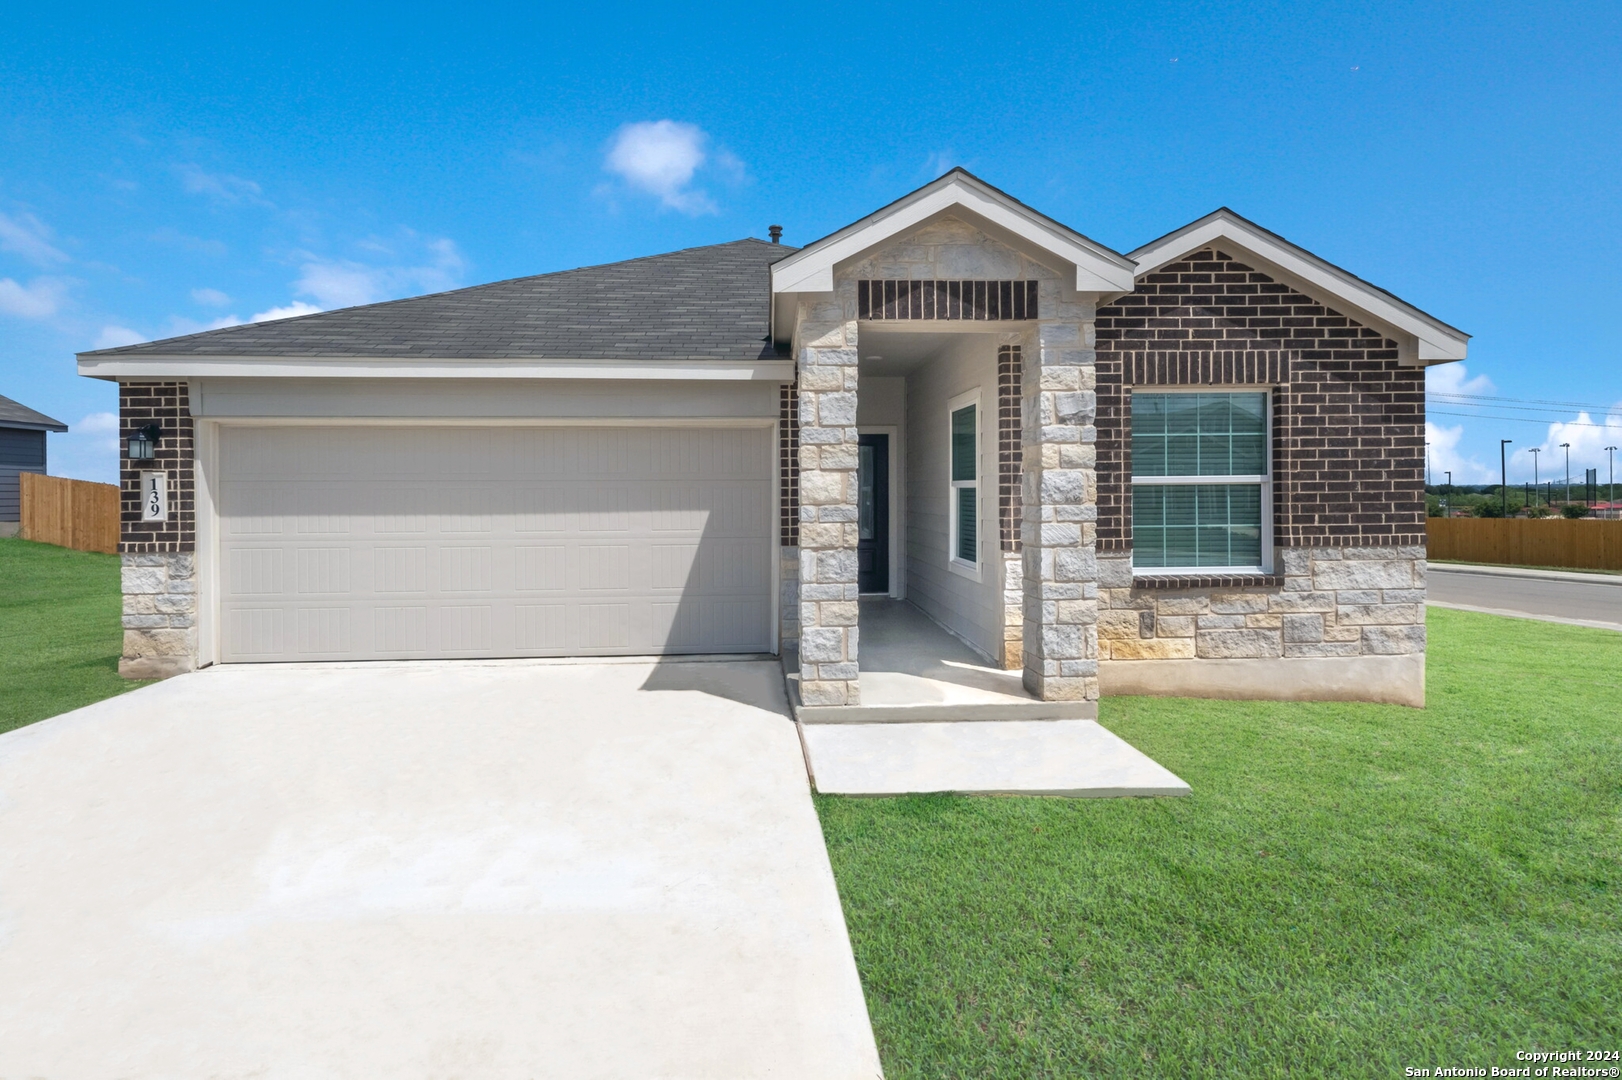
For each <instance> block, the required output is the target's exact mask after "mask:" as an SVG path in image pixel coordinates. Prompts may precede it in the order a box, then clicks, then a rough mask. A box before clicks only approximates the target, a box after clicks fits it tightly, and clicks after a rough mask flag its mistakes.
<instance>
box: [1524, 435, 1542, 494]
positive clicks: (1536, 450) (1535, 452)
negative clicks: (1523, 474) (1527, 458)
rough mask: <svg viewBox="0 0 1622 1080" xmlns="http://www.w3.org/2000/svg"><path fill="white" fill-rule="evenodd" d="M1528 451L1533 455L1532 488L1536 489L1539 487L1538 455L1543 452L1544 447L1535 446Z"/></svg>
mask: <svg viewBox="0 0 1622 1080" xmlns="http://www.w3.org/2000/svg"><path fill="white" fill-rule="evenodd" d="M1527 453H1528V454H1531V455H1532V490H1533V491H1536V490H1537V489H1538V455H1539V454H1541V453H1543V448H1542V447H1538V446H1534V447H1532V449H1530V450H1528V451H1527Z"/></svg>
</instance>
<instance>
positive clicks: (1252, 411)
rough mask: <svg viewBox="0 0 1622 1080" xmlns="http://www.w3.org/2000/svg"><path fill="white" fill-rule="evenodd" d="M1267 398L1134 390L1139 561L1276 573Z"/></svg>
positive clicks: (1148, 566) (1152, 566)
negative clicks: (1272, 567) (1271, 569)
mask: <svg viewBox="0 0 1622 1080" xmlns="http://www.w3.org/2000/svg"><path fill="white" fill-rule="evenodd" d="M1267 418H1268V408H1267V394H1266V392H1264V391H1248V392H1241V393H1206V392H1199V393H1139V392H1134V393H1133V394H1132V565H1133V567H1134V568H1135V569H1138V570H1153V571H1154V572H1156V573H1167V572H1177V571H1195V570H1197V571H1200V572H1202V573H1208V572H1210V570H1211V569H1212V568H1218V569H1223V570H1237V571H1248V572H1251V573H1257V572H1267V571H1268V569H1269V567H1268V564H1269V563H1270V562H1271V559H1272V550H1271V547H1272V545H1271V538H1270V536H1269V535H1268V533H1269V530H1268V529H1267V528H1266V525H1267V523H1268V522H1269V521H1270V519H1271V516H1272V514H1271V503H1272V484H1271V482H1270V474H1271V467H1270V463H1269V454H1268V437H1267Z"/></svg>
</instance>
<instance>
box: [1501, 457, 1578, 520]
mask: <svg viewBox="0 0 1622 1080" xmlns="http://www.w3.org/2000/svg"><path fill="white" fill-rule="evenodd" d="M1514 441H1515V440H1514V439H1499V440H1498V492H1499V494H1500V495H1502V496H1503V507H1504V516H1505V517H1509V459H1508V458H1506V457H1505V456H1504V447H1506V446H1508V445H1509V444H1510V443H1512V442H1514ZM1567 471H1568V472H1569V471H1570V470H1569V469H1568V470H1567Z"/></svg>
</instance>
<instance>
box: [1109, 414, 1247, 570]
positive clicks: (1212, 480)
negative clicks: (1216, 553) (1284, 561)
mask: <svg viewBox="0 0 1622 1080" xmlns="http://www.w3.org/2000/svg"><path fill="white" fill-rule="evenodd" d="M1143 392H1144V393H1146V394H1261V395H1262V418H1263V425H1264V426H1263V432H1262V448H1263V450H1265V451H1266V456H1267V471H1266V472H1264V473H1259V474H1249V475H1241V474H1237V473H1236V474H1233V475H1221V476H1137V475H1134V476H1133V477H1132V486H1133V487H1137V486H1138V485H1139V484H1146V485H1158V486H1164V487H1169V486H1171V485H1173V484H1259V485H1261V489H1262V500H1261V502H1262V507H1261V519H1262V520H1261V528H1262V538H1261V539H1262V544H1261V553H1262V560H1261V564H1260V565H1259V566H1138V565H1137V564H1136V562H1134V563H1133V566H1132V576H1133V577H1188V576H1191V575H1195V576H1202V577H1208V576H1210V575H1213V574H1271V573H1272V572H1273V388H1272V387H1270V386H1220V387H1217V386H1156V387H1153V388H1150V387H1144V389H1143ZM1131 416H1132V414H1131V410H1130V409H1129V410H1128V411H1127V425H1128V426H1127V433H1126V437H1127V443H1128V445H1131V439H1132V429H1131ZM1136 549H1137V541H1136V538H1135V537H1134V539H1133V550H1134V551H1136Z"/></svg>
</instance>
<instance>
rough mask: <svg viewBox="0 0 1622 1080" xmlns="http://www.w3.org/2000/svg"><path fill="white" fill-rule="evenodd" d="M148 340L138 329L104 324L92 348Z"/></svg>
mask: <svg viewBox="0 0 1622 1080" xmlns="http://www.w3.org/2000/svg"><path fill="white" fill-rule="evenodd" d="M148 340H150V339H149V338H148V337H147V336H146V335H145V334H143V333H141V332H140V331H139V330H131V329H130V328H129V327H127V326H104V327H102V328H101V333H99V334H97V335H96V344H95V345H94V346H93V348H97V349H118V348H122V347H123V346H125V345H139V344H140V343H141V342H143V341H148ZM96 415H98V416H101V415H104V414H102V413H97V414H96ZM82 422H83V421H81V423H82Z"/></svg>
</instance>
